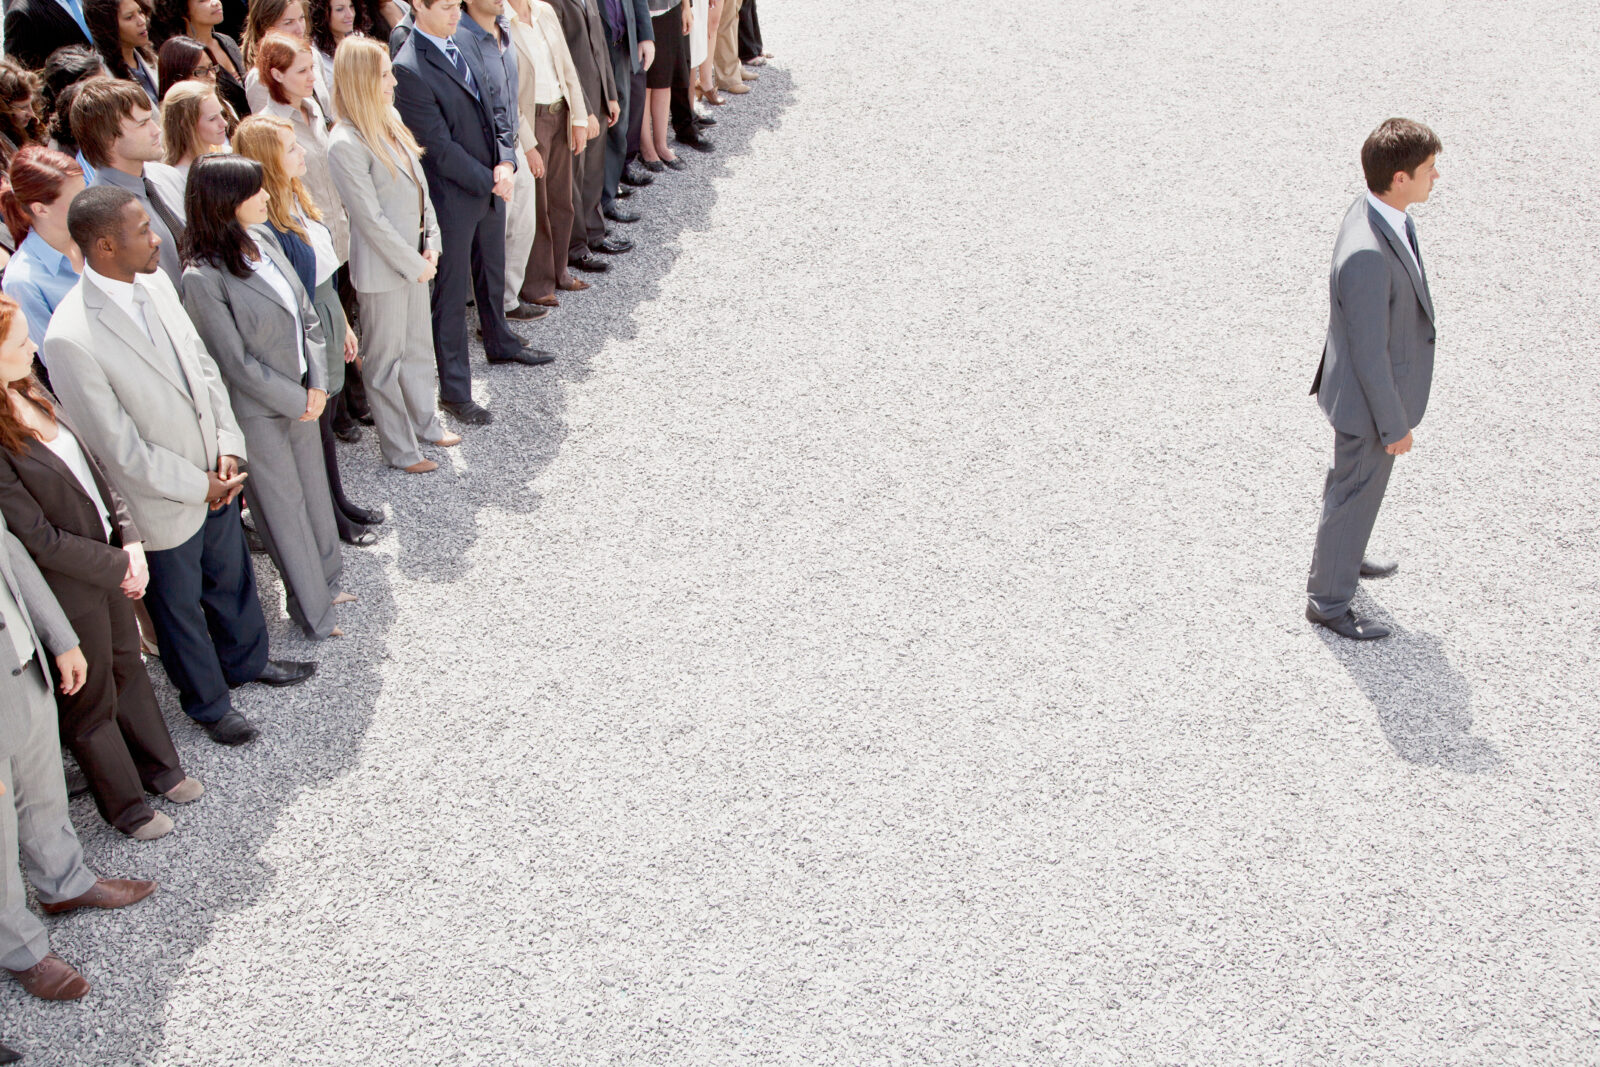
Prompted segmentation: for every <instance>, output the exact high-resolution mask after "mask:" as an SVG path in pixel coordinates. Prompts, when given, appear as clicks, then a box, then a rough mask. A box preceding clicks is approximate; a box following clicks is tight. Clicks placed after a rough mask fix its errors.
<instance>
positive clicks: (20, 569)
mask: <svg viewBox="0 0 1600 1067" xmlns="http://www.w3.org/2000/svg"><path fill="white" fill-rule="evenodd" d="M0 580H4V582H5V583H6V588H7V589H8V590H10V592H11V599H12V600H15V601H16V602H17V607H19V608H21V609H22V621H23V622H24V623H26V624H27V626H28V636H29V637H30V638H32V639H33V652H34V655H36V656H38V657H39V666H40V667H42V668H44V672H45V676H46V677H49V675H50V657H51V656H59V655H61V653H63V652H69V651H71V650H72V649H74V648H77V647H78V635H77V634H76V633H75V632H73V629H72V624H71V623H69V622H68V621H67V615H66V613H65V612H64V611H62V610H61V605H60V604H58V603H57V602H56V598H55V594H54V593H52V592H50V585H49V583H47V582H46V581H45V580H44V575H43V574H40V573H39V568H38V565H36V564H35V563H34V562H33V557H32V556H30V555H28V550H27V549H26V548H23V547H22V542H21V541H18V540H17V538H16V536H15V535H14V534H12V533H11V532H10V531H9V530H7V529H6V520H5V516H4V515H0ZM21 666H22V664H21V663H19V662H18V661H17V650H16V649H14V648H12V647H11V639H10V638H9V637H4V638H0V678H4V679H6V680H7V681H10V679H12V678H13V677H15V675H14V674H13V672H14V671H17V669H18V668H19V667H21ZM4 703H10V701H0V704H4ZM7 710H8V711H11V712H14V711H16V710H20V709H15V708H8V709H7ZM3 721H4V720H0V722H3ZM14 736H16V735H15V734H13V733H11V732H10V731H8V730H4V729H0V742H3V741H4V740H5V739H7V738H8V737H14ZM4 750H5V745H4V744H3V743H0V752H4ZM7 754H8V753H7Z"/></svg>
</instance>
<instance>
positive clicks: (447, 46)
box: [444, 37, 478, 96]
mask: <svg viewBox="0 0 1600 1067" xmlns="http://www.w3.org/2000/svg"><path fill="white" fill-rule="evenodd" d="M444 57H445V58H446V59H448V60H449V61H450V65H451V66H453V67H455V68H456V73H457V74H460V75H461V80H462V81H464V82H466V83H467V88H468V89H469V90H471V92H472V95H473V96H477V95H478V83H477V81H476V79H474V78H473V77H472V69H471V68H470V67H468V66H467V60H466V57H465V56H463V55H462V54H461V49H459V48H457V47H456V43H455V42H454V41H452V40H451V39H450V38H448V37H446V38H445V39H444Z"/></svg>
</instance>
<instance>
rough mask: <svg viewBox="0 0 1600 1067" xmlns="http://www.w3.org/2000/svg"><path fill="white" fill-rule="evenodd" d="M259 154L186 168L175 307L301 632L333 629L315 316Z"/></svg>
mask: <svg viewBox="0 0 1600 1067" xmlns="http://www.w3.org/2000/svg"><path fill="white" fill-rule="evenodd" d="M267 195H268V194H267V192H266V190H265V187H264V186H263V184H262V174H261V164H260V163H257V162H256V161H255V160H253V159H245V158H243V157H240V156H236V155H234V156H206V157H203V158H202V159H200V160H199V161H197V162H196V163H195V164H194V167H193V168H192V169H191V170H190V172H189V188H188V194H187V197H186V207H187V215H188V225H187V227H186V229H185V231H184V238H183V243H184V248H183V260H184V264H185V269H184V272H183V306H184V308H185V309H186V310H187V311H188V312H189V317H190V318H191V319H193V320H194V326H195V329H196V330H197V331H198V332H199V334H200V336H201V338H202V339H203V340H204V341H205V345H206V348H207V349H208V350H209V351H210V353H211V356H212V358H213V359H215V360H216V361H217V366H218V368H220V369H221V371H222V377H223V380H224V381H225V382H227V385H228V392H229V394H230V395H231V397H232V400H233V413H234V415H235V417H237V418H238V420H239V428H240V429H241V430H243V431H244V439H245V447H246V448H247V449H248V451H249V455H250V481H249V483H248V486H247V488H246V490H245V499H246V500H247V501H248V502H249V504H250V512H251V514H252V515H254V516H255V524H256V532H257V533H259V534H260V535H261V540H262V543H264V544H265V545H266V548H267V553H268V554H269V555H270V556H271V557H272V562H273V563H275V564H276V565H277V567H278V572H279V573H280V574H282V575H283V584H284V588H285V589H286V590H287V592H288V594H289V617H290V618H292V619H293V620H294V621H295V622H296V623H298V624H299V626H300V628H301V629H302V630H304V631H305V633H306V636H307V637H312V638H323V637H340V636H343V631H342V630H340V629H339V628H338V627H337V626H335V625H334V612H333V608H334V605H336V604H343V603H348V602H349V601H352V600H354V599H355V597H353V596H351V595H350V594H348V593H342V592H340V590H339V575H340V572H341V570H342V569H343V558H342V556H341V553H340V548H339V528H338V526H337V525H336V524H335V522H334V517H333V502H332V497H331V496H330V495H329V490H328V474H327V469H326V467H324V465H323V461H322V437H321V434H320V432H319V430H318V427H317V417H318V416H320V415H321V414H322V408H323V405H324V404H326V403H327V400H328V392H327V387H328V366H327V362H326V360H325V359H324V355H323V349H324V339H323V335H322V325H321V322H320V320H319V319H318V317H317V312H316V309H315V308H314V307H312V305H311V300H310V298H309V297H307V295H306V291H305V287H304V286H302V285H301V284H300V279H299V278H297V277H296V276H295V270H294V267H293V265H292V264H290V262H289V261H288V260H287V259H286V258H284V255H283V253H282V252H280V251H279V250H278V247H277V245H276V244H275V243H274V242H273V241H272V240H271V239H270V238H269V237H265V236H263V237H262V238H261V239H260V240H257V235H256V234H255V233H252V231H251V230H250V229H249V228H250V227H253V226H261V225H263V224H264V223H265V222H266V221H267Z"/></svg>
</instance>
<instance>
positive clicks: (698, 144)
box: [678, 130, 717, 152]
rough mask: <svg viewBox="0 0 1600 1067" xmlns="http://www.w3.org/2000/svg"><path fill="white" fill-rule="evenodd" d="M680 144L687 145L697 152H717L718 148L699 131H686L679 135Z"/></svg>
mask: <svg viewBox="0 0 1600 1067" xmlns="http://www.w3.org/2000/svg"><path fill="white" fill-rule="evenodd" d="M678 143H679V144H686V145H688V146H689V147H690V148H692V149H694V150H695V151H696V152H715V151H716V150H717V146H716V145H714V144H712V143H711V138H709V137H707V136H706V135H705V134H703V133H701V132H700V131H699V130H684V131H683V132H682V133H680V134H678Z"/></svg>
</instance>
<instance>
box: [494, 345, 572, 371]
mask: <svg viewBox="0 0 1600 1067" xmlns="http://www.w3.org/2000/svg"><path fill="white" fill-rule="evenodd" d="M485 358H486V359H488V360H489V362H490V363H521V364H522V365H523V366H526V367H537V366H539V365H540V364H541V363H554V362H555V358H556V356H555V353H554V352H546V351H544V350H542V349H538V348H529V347H528V346H527V345H523V346H522V347H521V348H519V349H517V350H516V351H515V352H513V353H511V354H510V355H509V356H492V357H489V356H486V357H485Z"/></svg>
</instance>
